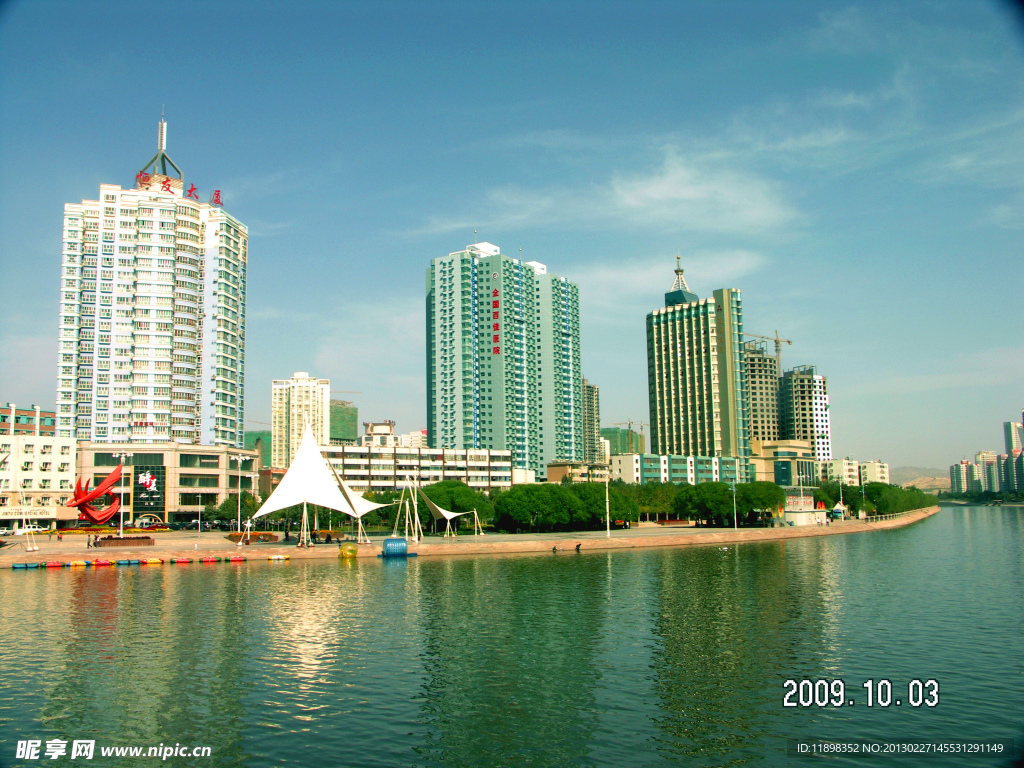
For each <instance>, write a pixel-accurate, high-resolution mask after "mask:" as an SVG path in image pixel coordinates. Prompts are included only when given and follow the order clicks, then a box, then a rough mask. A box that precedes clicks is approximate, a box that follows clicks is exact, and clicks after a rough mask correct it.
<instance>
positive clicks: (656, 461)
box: [610, 453, 747, 485]
mask: <svg viewBox="0 0 1024 768" xmlns="http://www.w3.org/2000/svg"><path fill="white" fill-rule="evenodd" d="M746 461H747V460H746V459H737V458H734V457H731V456H722V457H717V456H662V455H659V454H656V453H624V454H616V455H615V456H612V459H611V467H610V472H611V479H612V480H622V481H623V482H625V483H640V484H643V483H687V484H689V485H697V484H698V483H707V482H722V483H732V482H738V481H739V480H738V478H740V477H741V476H742V475H743V472H742V465H741V462H746Z"/></svg>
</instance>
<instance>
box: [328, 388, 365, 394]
mask: <svg viewBox="0 0 1024 768" xmlns="http://www.w3.org/2000/svg"><path fill="white" fill-rule="evenodd" d="M331 394H332V395H361V394H363V393H362V392H359V391H358V390H355V389H332V390H331Z"/></svg>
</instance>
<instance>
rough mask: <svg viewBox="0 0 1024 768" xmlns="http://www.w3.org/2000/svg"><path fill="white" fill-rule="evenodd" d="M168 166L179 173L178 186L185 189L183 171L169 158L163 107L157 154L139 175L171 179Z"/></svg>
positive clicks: (158, 129) (158, 132)
mask: <svg viewBox="0 0 1024 768" xmlns="http://www.w3.org/2000/svg"><path fill="white" fill-rule="evenodd" d="M167 166H170V167H171V168H173V169H174V170H175V171H177V173H178V179H177V185H178V186H182V187H183V186H184V175H183V174H182V172H181V169H180V168H179V167H178V166H177V165H176V164H175V162H174V161H173V160H171V158H170V157H168V156H167V121H166V120H164V110H163V107H162V106H161V108H160V124H159V126H158V127H157V134H156V154H155V155H153V157H152V158H151V159H150V161H149V162H148V163H146V164H145V165H144V166H143V167H142V170H141V171H140V172H139V175H140V176H141V175H142V174H147V175H148V174H149V173H150V172H152V173H154V174H159V175H161V176H166V177H168V178H170V174H168V172H167Z"/></svg>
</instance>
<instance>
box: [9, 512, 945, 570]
mask: <svg viewBox="0 0 1024 768" xmlns="http://www.w3.org/2000/svg"><path fill="white" fill-rule="evenodd" d="M938 511H939V507H938V506H934V507H926V508H924V509H918V510H914V511H911V512H907V513H905V514H902V515H900V516H898V517H895V518H893V519H890V520H880V521H878V522H871V523H869V522H865V521H861V520H847V521H842V522H839V523H835V524H833V525H829V526H817V525H808V526H801V527H795V528H740V529H738V530H735V529H732V528H693V527H686V528H685V529H680V530H679V531H678V532H676V531H673V530H672V529H666V530H658V531H654V532H651V533H643V534H641V533H638V534H636V535H622V532H616V535H615V536H612V537H610V538H605V536H604V535H602V534H601V533H600V532H594V531H588V532H585V533H577V534H536V535H535V536H527V537H515V538H512V537H507V536H503V535H501V534H490V535H487V536H482V537H480V536H466V535H463V536H459V537H458V538H454V539H444V538H436V537H431V538H427V539H424V540H423V541H421V542H419V543H418V544H410V546H409V551H410V552H415V553H417V555H418V556H421V557H434V556H444V555H500V554H517V553H524V554H525V553H531V552H532V553H537V552H550V551H551V550H552V548H553V547H554V548H557V549H559V550H566V551H572V550H573V549H575V547H576V544H581V550H582V551H586V552H593V551H595V550H612V549H640V548H646V547H700V546H716V545H723V544H741V543H745V542H757V541H779V540H784V539H800V538H806V537H809V536H839V535H845V534H850V533H866V532H868V531H877V530H883V529H887V528H900V527H903V526H906V525H911V524H913V523H916V522H917V521H919V520H923V519H924V518H926V517H930V516H931V515H934V514H935V513H936V512H938ZM46 549H50V548H49V547H46ZM53 549H54V550H55V549H56V547H54V548H53ZM380 551H381V545H380V542H375V543H373V544H360V545H359V548H358V557H376V556H377V555H378V554H380ZM238 554H243V555H245V556H246V557H247V558H249V559H250V560H253V561H258V560H266V559H267V558H268V556H270V555H284V554H287V555H288V556H289V557H290V558H291V559H292V560H323V559H337V558H338V554H339V552H338V548H337V547H336V546H335V545H333V544H321V545H319V546H316V547H313V548H311V549H299V548H297V547H294V546H281V545H259V544H254V545H252V546H247V547H234V546H232V547H230V548H229V547H224V548H223V549H222V548H219V547H214V548H208V547H202V548H200V549H199V550H198V551H197V550H195V549H192V548H185V547H182V546H180V545H178V546H167V544H162V543H161V542H160V540H159V538H158V539H157V544H156V546H155V547H146V548H145V549H142V550H139V551H137V552H136V551H133V549H132V548H127V547H126V548H124V549H122V548H117V549H109V550H105V551H103V552H102V554H99V553H93V552H91V551H86V550H79V549H77V548H76V550H75V551H74V556H73V557H71V558H69V553H68V552H66V551H62V552H57V551H51V552H47V551H41V552H39V553H26V552H25V551H24V550H22V551H20V552H18V551H12V552H10V553H9V554H8V553H2V554H0V568H4V567H6V568H10V567H11V564H12V563H14V562H26V561H37V562H41V561H44V560H51V559H52V560H63V561H66V560H68V559H75V560H79V559H83V560H84V559H92V558H93V557H102V558H107V559H110V560H116V559H119V558H133V557H135V558H138V557H159V558H163V559H164V560H165V561H167V560H170V559H171V558H174V557H191V558H195V559H198V558H199V557H207V556H215V557H223V558H226V557H230V556H232V555H238Z"/></svg>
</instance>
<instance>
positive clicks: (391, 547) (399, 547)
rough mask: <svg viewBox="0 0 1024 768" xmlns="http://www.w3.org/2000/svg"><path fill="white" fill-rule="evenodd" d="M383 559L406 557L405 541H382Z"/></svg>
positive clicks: (407, 545)
mask: <svg viewBox="0 0 1024 768" xmlns="http://www.w3.org/2000/svg"><path fill="white" fill-rule="evenodd" d="M382 554H383V555H384V557H408V556H409V544H408V542H406V540H405V539H384V552H383V553H382Z"/></svg>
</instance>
